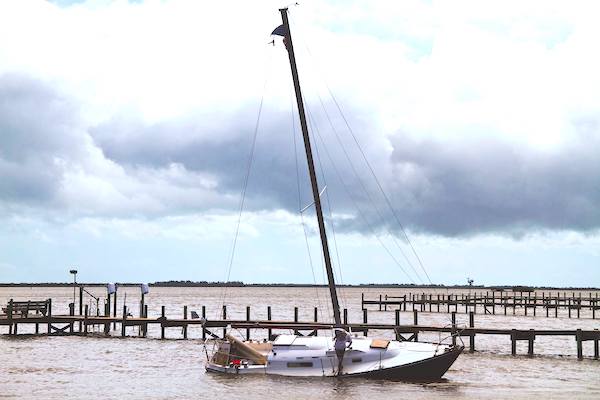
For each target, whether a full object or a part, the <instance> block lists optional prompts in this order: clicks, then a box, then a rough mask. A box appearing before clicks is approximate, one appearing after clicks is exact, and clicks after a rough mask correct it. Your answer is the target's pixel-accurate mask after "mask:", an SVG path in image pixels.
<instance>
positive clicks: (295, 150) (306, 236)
mask: <svg viewBox="0 0 600 400" xmlns="http://www.w3.org/2000/svg"><path fill="white" fill-rule="evenodd" d="M290 98H291V107H292V138H293V141H294V162H295V164H296V187H297V189H298V209H301V208H302V196H301V191H300V166H299V164H298V146H297V144H296V117H295V116H294V97H293V92H292V94H291V96H290ZM299 214H300V222H301V225H302V230H303V232H304V241H305V243H306V252H307V253H308V261H309V264H310V272H311V274H312V277H313V283H314V285H315V295H316V297H317V305H318V306H319V309H322V306H321V298H320V296H319V288H318V286H317V277H316V275H315V269H314V266H313V261H312V255H311V253H310V245H309V242H308V232H307V231H306V225H305V223H304V215H303V214H302V211H300V213H299Z"/></svg>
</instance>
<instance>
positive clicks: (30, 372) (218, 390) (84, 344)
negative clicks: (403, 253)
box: [0, 288, 600, 399]
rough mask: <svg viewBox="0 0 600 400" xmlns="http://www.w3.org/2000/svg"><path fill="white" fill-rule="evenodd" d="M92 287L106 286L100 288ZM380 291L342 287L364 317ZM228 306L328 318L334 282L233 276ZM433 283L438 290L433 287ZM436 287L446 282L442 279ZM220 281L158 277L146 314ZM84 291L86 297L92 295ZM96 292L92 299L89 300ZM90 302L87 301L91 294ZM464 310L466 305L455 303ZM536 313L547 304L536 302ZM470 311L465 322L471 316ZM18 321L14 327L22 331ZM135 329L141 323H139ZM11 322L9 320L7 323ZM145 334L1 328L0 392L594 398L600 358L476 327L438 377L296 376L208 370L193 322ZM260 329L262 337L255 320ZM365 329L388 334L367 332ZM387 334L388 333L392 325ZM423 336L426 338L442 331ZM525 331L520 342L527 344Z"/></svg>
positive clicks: (199, 296) (62, 298)
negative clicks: (262, 282)
mask: <svg viewBox="0 0 600 400" xmlns="http://www.w3.org/2000/svg"><path fill="white" fill-rule="evenodd" d="M91 291H92V292H94V293H96V294H97V295H101V296H102V297H105V291H104V290H103V289H101V288H93V289H92V290H91ZM363 291H364V292H365V293H367V294H366V296H367V297H371V298H375V297H376V296H378V294H379V293H388V294H396V295H399V294H404V292H405V291H402V290H399V289H394V290H391V289H368V290H363V289H355V288H353V289H344V290H343V292H342V295H341V297H342V300H343V303H345V306H346V307H347V308H348V309H349V319H350V321H351V322H352V321H356V322H360V321H362V313H361V311H360V294H361V292H363ZM227 292H228V293H227V296H226V298H227V301H226V302H225V303H226V304H227V305H228V317H230V318H240V319H241V318H245V312H246V306H248V305H249V306H251V307H252V308H251V310H252V317H253V318H265V317H266V307H267V306H268V305H271V306H272V307H273V319H286V320H290V319H291V318H292V317H293V307H294V306H298V307H299V308H300V320H307V321H310V320H312V318H313V307H315V306H321V309H322V310H323V312H322V313H321V315H320V316H319V318H320V319H322V320H325V319H327V318H328V317H327V315H328V312H327V307H326V305H327V291H326V290H325V289H318V290H316V289H314V288H235V289H233V288H230V289H228V290H227ZM125 293H126V294H127V305H128V306H129V307H130V311H131V312H132V313H133V314H134V315H135V314H137V312H138V306H137V304H138V301H139V290H138V289H135V288H126V289H121V290H120V291H119V310H121V307H122V304H123V301H124V300H125ZM434 293H438V292H434ZM440 293H447V292H446V291H443V292H440ZM222 294H223V289H221V288H151V293H150V294H149V295H148V296H147V297H146V303H147V304H149V307H150V314H151V315H159V313H160V306H161V305H164V306H166V309H167V315H168V316H171V317H180V316H181V315H182V312H183V311H182V310H183V306H184V305H187V306H188V309H189V310H190V311H191V310H196V311H198V312H200V309H201V306H202V305H205V306H207V310H208V312H207V314H208V315H207V316H208V317H209V318H210V317H215V316H216V314H217V313H218V310H219V309H220V306H221V298H222V297H221V296H222ZM72 296H73V292H72V290H69V289H68V288H0V304H6V301H7V300H8V299H9V298H14V299H15V300H27V299H32V300H34V299H35V300H39V299H45V298H49V297H51V298H52V299H53V303H54V306H53V312H54V313H55V314H58V313H66V311H67V303H68V302H70V301H72ZM583 296H587V292H585V293H584V294H583ZM86 303H88V301H87V300H86ZM94 303H95V302H94ZM90 305H92V304H90ZM459 311H460V309H459ZM538 311H539V312H540V313H541V310H538ZM520 312H522V311H520ZM581 316H582V318H581V319H576V318H571V319H569V318H568V317H567V314H566V311H565V310H563V311H561V313H560V315H559V318H546V317H540V316H537V317H532V316H527V317H525V316H512V315H508V316H504V315H503V314H502V315H497V316H489V315H488V316H484V315H479V314H478V315H477V316H476V318H475V323H476V326H482V327H491V328H493V327H500V328H519V329H526V328H536V329H576V328H582V329H598V328H600V319H597V320H592V319H590V318H589V317H590V315H589V312H582V314H581ZM401 320H402V321H405V322H411V321H412V313H402V314H401ZM393 321H394V313H393V312H389V311H388V312H377V311H372V312H369V322H387V323H391V322H393ZM467 321H468V319H467V317H466V315H465V314H460V315H459V316H458V322H459V323H462V324H466V323H467ZM419 323H420V324H432V325H445V324H447V323H448V316H447V315H445V314H437V313H420V314H419ZM24 328H25V327H21V326H20V327H19V332H25V331H26V330H25V329H24ZM130 329H131V330H130V331H128V335H132V336H133V335H135V334H136V331H134V330H133V328H130ZM0 330H1V331H2V333H6V332H7V329H6V327H3V328H0ZM149 335H150V338H149V339H143V338H136V337H131V338H127V339H117V338H113V339H105V338H94V337H88V338H82V337H51V338H47V337H21V338H16V339H15V338H8V337H6V336H2V337H1V338H0V399H4V398H11V399H12V398H36V399H39V398H44V399H62V398H65V397H66V396H73V397H76V398H77V397H86V398H107V399H112V398H118V397H122V398H129V399H137V398H145V399H169V398H185V399H189V398H205V397H208V396H210V397H211V398H221V397H227V398H244V399H258V398H260V399H264V397H265V396H270V397H273V398H287V399H317V398H318V399H321V398H340V399H341V398H344V399H351V398H361V399H362V398H385V399H390V398H411V399H429V398H433V397H436V398H452V399H467V398H468V399H473V398H477V399H479V398H484V399H503V398H511V399H514V398H533V397H538V396H544V397H546V398H550V399H567V398H568V399H573V398H576V399H598V398H600V361H597V360H592V359H589V358H588V359H585V360H582V361H579V360H577V359H576V356H575V355H576V345H575V340H574V339H573V338H552V337H542V338H538V339H537V340H536V342H535V353H536V356H535V357H533V358H528V357H525V356H519V357H512V356H510V340H509V338H508V337H506V336H487V337H483V336H479V337H477V343H476V344H477V350H478V351H477V352H476V353H474V354H468V353H466V354H463V355H462V356H461V357H459V359H458V360H457V362H456V363H455V364H454V365H453V367H452V368H451V369H450V371H448V373H447V374H446V375H445V378H446V379H445V380H444V381H442V382H436V383H428V384H423V383H420V384H417V383H402V382H379V381H369V380H363V379H357V380H351V381H347V380H344V381H337V380H335V379H311V380H307V379H290V378H276V377H223V376H219V375H214V374H206V373H205V372H204V363H205V361H206V358H205V356H204V354H203V346H202V341H201V340H200V339H199V336H200V329H199V328H198V329H197V328H196V327H192V328H190V331H189V336H190V338H191V339H190V340H164V341H163V340H159V339H156V338H157V337H158V335H159V332H158V329H157V328H154V329H151V330H150V332H149ZM254 335H255V337H257V338H262V337H263V336H264V333H263V332H260V331H257V332H255V333H254ZM369 335H386V333H385V332H370V333H369ZM387 335H389V333H388V334H387ZM167 337H169V338H171V339H179V338H181V337H182V336H181V329H179V328H170V329H167ZM436 338H437V336H434V335H431V336H429V337H427V336H425V337H424V339H436ZM526 346H527V344H526V342H524V343H519V347H518V351H519V353H521V354H523V353H526V351H527V349H526ZM584 355H586V356H587V357H591V356H592V355H593V348H592V343H591V342H587V343H585V344H584Z"/></svg>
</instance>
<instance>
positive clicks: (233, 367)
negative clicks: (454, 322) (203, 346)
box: [206, 335, 463, 380]
mask: <svg viewBox="0 0 600 400" xmlns="http://www.w3.org/2000/svg"><path fill="white" fill-rule="evenodd" d="M333 343H334V341H333V340H332V339H331V338H327V337H314V336H312V337H302V336H293V335H281V336H279V337H278V338H277V339H276V340H275V341H274V342H273V343H272V344H273V347H272V350H271V351H269V353H268V354H267V355H266V363H264V364H255V363H253V362H252V361H250V360H237V361H236V360H235V359H233V360H232V362H230V363H227V364H218V363H215V362H209V364H208V365H207V367H206V369H207V371H210V372H219V373H227V374H244V375H245V374H263V375H282V376H297V377H334V376H335V377H358V376H362V377H372V378H381V379H418V380H422V379H425V380H427V379H439V378H441V377H442V375H443V374H444V373H445V372H446V371H447V370H448V368H450V366H451V365H452V363H453V362H454V360H456V358H457V357H458V355H459V354H460V353H461V351H462V349H463V348H462V347H456V346H450V345H443V344H433V343H422V342H398V341H387V340H379V341H378V340H373V339H370V338H362V337H361V338H354V339H353V342H352V345H351V346H350V348H349V349H347V350H346V352H345V354H344V357H343V363H342V366H343V367H342V373H341V374H339V373H338V370H337V368H338V358H337V356H336V353H335V350H334V349H333ZM238 361H239V363H238Z"/></svg>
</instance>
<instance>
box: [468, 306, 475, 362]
mask: <svg viewBox="0 0 600 400" xmlns="http://www.w3.org/2000/svg"><path fill="white" fill-rule="evenodd" d="M469 328H471V329H473V328H475V312H474V311H471V312H470V313H469ZM474 351H475V333H474V332H473V331H471V335H469V352H471V353H473V352H474Z"/></svg>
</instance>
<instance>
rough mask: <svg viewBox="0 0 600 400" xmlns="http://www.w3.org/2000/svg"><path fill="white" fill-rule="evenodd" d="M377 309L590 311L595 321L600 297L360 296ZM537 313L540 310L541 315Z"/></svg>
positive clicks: (490, 294)
mask: <svg viewBox="0 0 600 400" xmlns="http://www.w3.org/2000/svg"><path fill="white" fill-rule="evenodd" d="M373 305H375V306H377V307H378V309H379V311H387V310H388V309H389V310H394V309H395V308H398V309H401V310H403V311H407V308H408V310H409V311H410V310H411V309H412V310H419V311H429V312H441V313H448V314H449V313H450V312H464V313H465V314H468V313H469V312H474V313H476V314H477V312H478V311H479V312H480V313H483V314H489V315H496V314H497V313H498V314H501V313H504V315H508V314H509V311H510V314H512V315H515V314H516V310H517V309H523V311H524V315H533V316H538V315H539V316H544V315H545V316H546V317H551V316H554V317H555V318H557V317H558V312H559V310H560V309H563V310H567V311H568V316H569V318H572V317H576V318H581V311H582V310H587V311H589V312H590V317H591V318H592V319H596V313H597V311H598V310H600V298H599V297H598V292H596V293H595V294H592V293H591V292H590V293H589V294H588V296H582V295H581V293H579V294H578V295H577V296H576V295H575V293H574V292H573V293H572V294H571V295H568V294H567V293H566V292H563V295H562V296H561V295H560V293H556V294H546V293H545V292H542V293H541V295H539V294H538V293H537V292H535V293H531V292H528V293H505V292H493V291H492V292H485V293H468V294H465V293H461V294H431V293H409V294H406V295H403V296H390V295H387V294H386V295H382V294H380V295H379V298H378V299H365V295H364V293H362V296H361V307H362V308H363V309H365V308H367V306H373ZM538 310H541V311H542V313H541V314H540V313H539V312H538Z"/></svg>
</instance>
